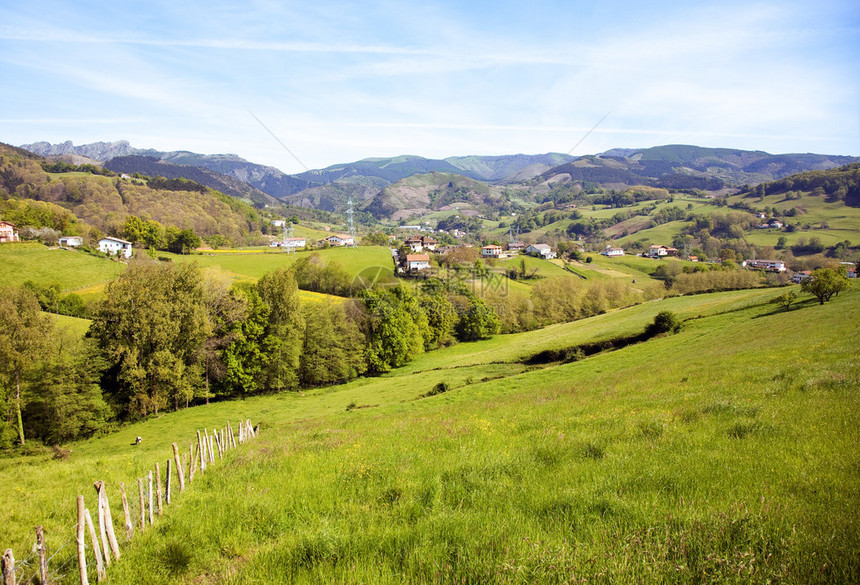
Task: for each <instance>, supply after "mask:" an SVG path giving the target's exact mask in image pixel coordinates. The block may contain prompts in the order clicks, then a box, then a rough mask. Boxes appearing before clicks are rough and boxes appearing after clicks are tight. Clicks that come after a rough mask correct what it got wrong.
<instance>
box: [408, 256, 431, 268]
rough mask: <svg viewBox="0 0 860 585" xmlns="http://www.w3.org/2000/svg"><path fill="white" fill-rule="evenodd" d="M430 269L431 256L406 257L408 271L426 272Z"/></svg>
mask: <svg viewBox="0 0 860 585" xmlns="http://www.w3.org/2000/svg"><path fill="white" fill-rule="evenodd" d="M427 268H430V255H429V254H408V255H407V256H406V269H407V270H410V271H412V270H414V271H416V272H417V271H419V270H426V269H427Z"/></svg>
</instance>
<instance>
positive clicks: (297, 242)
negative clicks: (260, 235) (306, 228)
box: [269, 238, 307, 250]
mask: <svg viewBox="0 0 860 585" xmlns="http://www.w3.org/2000/svg"><path fill="white" fill-rule="evenodd" d="M306 244H307V240H306V239H305V238H284V239H283V240H275V241H274V242H272V243H271V244H269V246H270V247H272V248H288V249H291V250H295V249H297V248H304V247H305V245H306Z"/></svg>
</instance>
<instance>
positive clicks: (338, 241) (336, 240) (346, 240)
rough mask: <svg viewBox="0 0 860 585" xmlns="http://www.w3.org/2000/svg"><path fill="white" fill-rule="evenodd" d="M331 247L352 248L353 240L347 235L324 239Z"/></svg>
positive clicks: (335, 235) (336, 235)
mask: <svg viewBox="0 0 860 585" xmlns="http://www.w3.org/2000/svg"><path fill="white" fill-rule="evenodd" d="M325 241H326V242H328V243H329V244H331V245H332V246H354V245H355V240H354V239H353V237H352V236H350V235H349V234H334V235H331V236H329V237H327V238H326V239H325Z"/></svg>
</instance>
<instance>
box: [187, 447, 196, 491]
mask: <svg viewBox="0 0 860 585" xmlns="http://www.w3.org/2000/svg"><path fill="white" fill-rule="evenodd" d="M197 451H198V449H196V448H195V447H194V444H192V445H191V449H190V453H189V457H188V481H189V482H191V481H192V480H193V479H194V472H195V471H197Z"/></svg>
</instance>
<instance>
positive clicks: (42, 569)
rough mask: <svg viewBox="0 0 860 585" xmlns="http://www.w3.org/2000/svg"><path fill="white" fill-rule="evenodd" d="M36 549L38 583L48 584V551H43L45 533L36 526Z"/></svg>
mask: <svg viewBox="0 0 860 585" xmlns="http://www.w3.org/2000/svg"><path fill="white" fill-rule="evenodd" d="M36 548H37V549H38V551H39V582H40V583H43V584H44V585H47V583H48V551H46V550H45V531H44V530H43V529H42V527H41V526H36Z"/></svg>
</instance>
